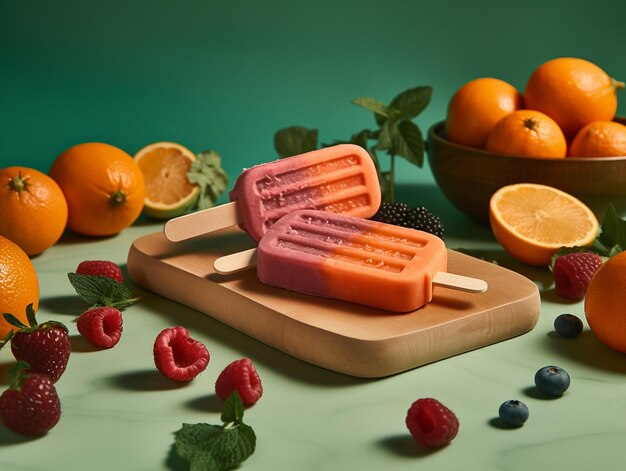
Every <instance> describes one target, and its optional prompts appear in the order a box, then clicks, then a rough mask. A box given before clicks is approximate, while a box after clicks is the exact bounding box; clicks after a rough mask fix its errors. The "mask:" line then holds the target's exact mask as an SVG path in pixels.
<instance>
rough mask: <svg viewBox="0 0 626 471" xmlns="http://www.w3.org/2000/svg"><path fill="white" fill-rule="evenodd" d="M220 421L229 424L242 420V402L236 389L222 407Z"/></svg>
mask: <svg viewBox="0 0 626 471" xmlns="http://www.w3.org/2000/svg"><path fill="white" fill-rule="evenodd" d="M222 422H224V423H225V424H229V423H231V422H234V423H238V424H239V423H242V422H243V402H242V400H241V396H240V395H239V393H238V392H237V391H233V392H232V393H231V394H230V396H228V398H226V401H225V402H224V406H223V407H222Z"/></svg>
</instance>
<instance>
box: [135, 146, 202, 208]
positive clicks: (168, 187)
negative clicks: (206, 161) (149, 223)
mask: <svg viewBox="0 0 626 471" xmlns="http://www.w3.org/2000/svg"><path fill="white" fill-rule="evenodd" d="M134 158H135V162H137V165H139V168H140V169H141V172H142V173H143V176H144V179H145V180H146V196H145V200H144V213H145V214H146V215H147V216H150V217H152V218H155V219H169V218H172V217H175V216H180V215H181V214H184V213H186V212H187V211H189V210H190V209H191V208H193V206H194V205H195V204H196V201H197V200H198V196H199V195H200V187H199V186H198V185H197V184H194V183H191V182H190V181H189V179H188V178H187V173H188V172H189V170H190V169H191V164H192V163H193V162H194V161H195V160H196V156H195V154H194V153H193V152H191V151H190V150H189V149H187V148H186V147H184V146H181V145H180V144H176V143H174V142H156V143H154V144H150V145H148V146H146V147H144V148H143V149H141V150H140V151H139V152H137V154H135V157H134Z"/></svg>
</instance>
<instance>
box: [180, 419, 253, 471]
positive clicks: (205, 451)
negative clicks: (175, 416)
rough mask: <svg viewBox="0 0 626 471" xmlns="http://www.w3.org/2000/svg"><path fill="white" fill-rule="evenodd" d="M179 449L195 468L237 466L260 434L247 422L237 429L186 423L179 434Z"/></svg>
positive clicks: (216, 469) (214, 469)
mask: <svg viewBox="0 0 626 471" xmlns="http://www.w3.org/2000/svg"><path fill="white" fill-rule="evenodd" d="M175 437H176V442H175V446H176V452H177V453H178V455H179V456H180V457H181V458H182V459H184V460H186V461H187V462H188V463H189V469H190V470H191V471H196V470H197V471H206V470H211V471H220V470H227V469H233V468H235V467H237V466H239V465H240V464H241V463H243V462H244V461H245V460H246V459H248V458H249V457H250V456H251V455H252V454H253V453H254V450H255V448H256V436H255V434H254V431H253V430H252V428H251V427H250V426H248V425H245V424H240V425H237V426H235V427H233V428H225V427H223V426H219V425H209V424H183V427H182V429H180V430H179V431H177V432H176V433H175Z"/></svg>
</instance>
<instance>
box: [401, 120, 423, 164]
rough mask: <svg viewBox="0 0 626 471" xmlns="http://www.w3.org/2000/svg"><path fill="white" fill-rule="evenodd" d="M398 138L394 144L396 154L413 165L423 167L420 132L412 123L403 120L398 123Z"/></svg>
mask: <svg viewBox="0 0 626 471" xmlns="http://www.w3.org/2000/svg"><path fill="white" fill-rule="evenodd" d="M398 131H399V136H398V140H397V142H396V147H397V149H396V150H397V153H396V155H399V156H400V157H404V158H405V159H406V160H408V161H409V162H410V163H412V164H413V165H416V166H417V167H420V168H421V167H422V165H424V138H423V137H422V131H421V130H420V128H418V127H417V125H416V124H415V123H413V121H408V120H403V121H400V122H399V123H398Z"/></svg>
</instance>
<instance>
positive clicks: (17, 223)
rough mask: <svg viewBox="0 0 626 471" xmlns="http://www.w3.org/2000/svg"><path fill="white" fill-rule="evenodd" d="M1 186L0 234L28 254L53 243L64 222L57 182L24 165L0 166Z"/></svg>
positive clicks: (65, 218)
mask: <svg viewBox="0 0 626 471" xmlns="http://www.w3.org/2000/svg"><path fill="white" fill-rule="evenodd" d="M0 185H1V186H0V213H2V218H0V235H2V236H4V237H6V238H7V239H9V240H11V241H13V242H15V243H16V244H17V245H19V246H20V248H21V249H22V250H23V251H24V252H26V254H27V255H36V254H39V253H41V252H43V251H44V250H46V249H47V248H49V247H51V246H52V245H54V244H55V243H56V242H57V241H58V240H59V238H60V237H61V235H62V234H63V231H64V230H65V225H66V224H67V202H66V201H65V196H63V192H62V191H61V188H59V185H57V184H56V182H55V181H54V180H53V179H52V178H50V177H49V176H48V175H45V174H43V173H41V172H39V171H38V170H35V169H32V168H27V167H7V168H3V169H1V170H0Z"/></svg>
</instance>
